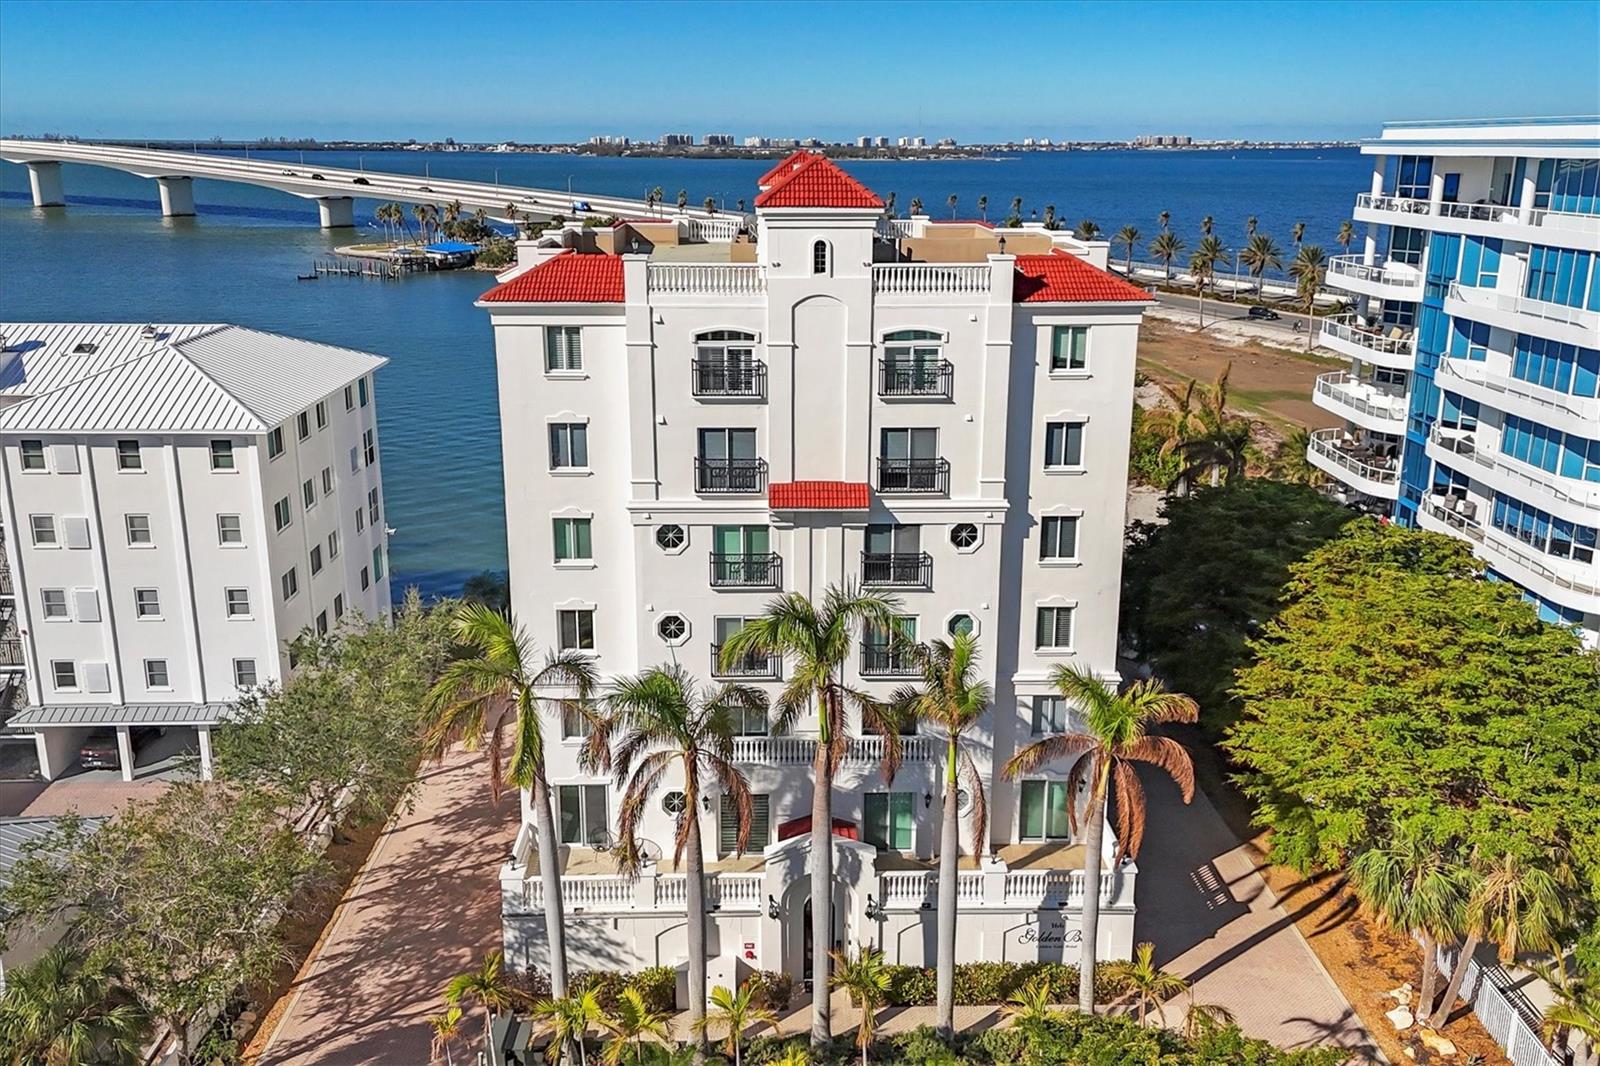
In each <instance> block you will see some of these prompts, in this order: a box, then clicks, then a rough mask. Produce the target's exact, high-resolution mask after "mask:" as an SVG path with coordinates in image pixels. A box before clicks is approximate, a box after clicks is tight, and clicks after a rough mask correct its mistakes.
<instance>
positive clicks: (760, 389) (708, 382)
mask: <svg viewBox="0 0 1600 1066" xmlns="http://www.w3.org/2000/svg"><path fill="white" fill-rule="evenodd" d="M692 366H693V371H694V376H693V389H694V394H695V395H696V396H744V397H748V398H750V399H757V400H759V399H761V398H762V397H763V396H765V395H766V394H767V364H765V363H762V362H759V361H755V360H752V361H750V362H748V363H729V362H726V361H722V360H715V359H696V360H694V361H693V363H692Z"/></svg>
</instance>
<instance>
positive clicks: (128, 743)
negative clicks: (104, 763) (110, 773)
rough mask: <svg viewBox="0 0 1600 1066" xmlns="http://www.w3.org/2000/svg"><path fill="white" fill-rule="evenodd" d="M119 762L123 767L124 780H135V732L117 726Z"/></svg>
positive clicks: (126, 727) (122, 726) (123, 726)
mask: <svg viewBox="0 0 1600 1066" xmlns="http://www.w3.org/2000/svg"><path fill="white" fill-rule="evenodd" d="M117 762H118V764H120V765H121V767H122V779H123V780H124V781H132V780H133V730H132V729H130V728H129V727H128V726H125V725H119V726H117Z"/></svg>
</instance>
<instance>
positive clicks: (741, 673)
mask: <svg viewBox="0 0 1600 1066" xmlns="http://www.w3.org/2000/svg"><path fill="white" fill-rule="evenodd" d="M782 661H783V660H782V659H781V658H779V657H778V656H776V655H766V654H763V653H761V652H750V653H749V654H746V655H743V656H741V657H739V658H737V659H735V660H733V661H732V662H727V663H725V662H723V661H722V645H721V644H713V645H711V676H712V677H743V678H756V679H766V680H773V679H775V678H777V676H778V666H779V665H780V664H781V663H782Z"/></svg>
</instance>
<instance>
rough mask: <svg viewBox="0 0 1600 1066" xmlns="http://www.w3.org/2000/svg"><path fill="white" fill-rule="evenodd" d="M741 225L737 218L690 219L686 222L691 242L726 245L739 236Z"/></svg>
mask: <svg viewBox="0 0 1600 1066" xmlns="http://www.w3.org/2000/svg"><path fill="white" fill-rule="evenodd" d="M741 224H742V223H741V221H740V219H738V218H691V219H689V220H688V236H689V239H690V240H692V241H704V242H706V243H707V244H726V243H728V242H730V241H732V240H733V239H734V238H735V237H737V236H738V235H739V226H740V225H741Z"/></svg>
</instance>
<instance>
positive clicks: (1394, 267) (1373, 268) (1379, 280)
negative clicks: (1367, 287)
mask: <svg viewBox="0 0 1600 1066" xmlns="http://www.w3.org/2000/svg"><path fill="white" fill-rule="evenodd" d="M1327 277H1329V278H1330V279H1331V278H1349V279H1350V280H1352V281H1365V282H1370V283H1372V284H1374V285H1387V286H1389V287H1390V288H1394V289H1416V290H1418V291H1419V292H1420V291H1421V289H1422V271H1420V270H1418V269H1417V268H1416V267H1414V266H1409V265H1407V264H1405V263H1364V262H1362V260H1361V257H1360V256H1359V255H1336V256H1334V257H1333V258H1332V259H1329V260H1328V273H1327Z"/></svg>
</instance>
